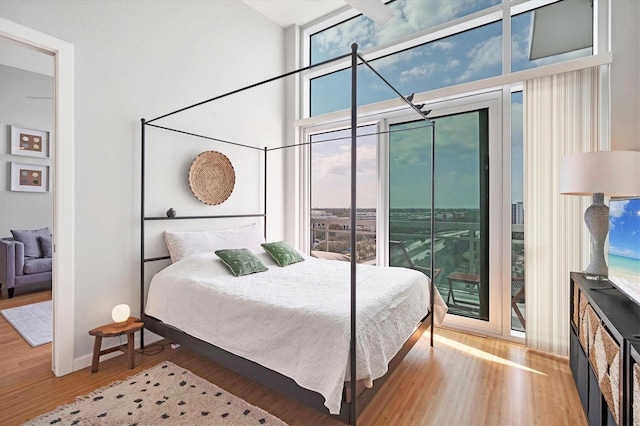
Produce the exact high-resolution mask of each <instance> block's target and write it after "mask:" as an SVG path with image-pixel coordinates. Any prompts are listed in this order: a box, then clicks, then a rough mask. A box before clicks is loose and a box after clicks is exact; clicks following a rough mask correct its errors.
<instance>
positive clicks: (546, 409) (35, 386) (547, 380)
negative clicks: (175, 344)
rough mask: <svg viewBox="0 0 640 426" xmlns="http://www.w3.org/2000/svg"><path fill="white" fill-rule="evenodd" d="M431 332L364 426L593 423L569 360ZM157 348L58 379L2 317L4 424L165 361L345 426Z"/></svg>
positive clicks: (250, 396)
mask: <svg viewBox="0 0 640 426" xmlns="http://www.w3.org/2000/svg"><path fill="white" fill-rule="evenodd" d="M50 298H51V292H50V291H45V292H37V293H31V294H24V295H16V297H15V298H14V299H8V300H7V299H5V300H0V309H6V308H9V307H13V306H19V305H22V304H28V303H35V302H40V301H43V300H48V299H50ZM428 335H429V333H428V332H427V333H425V335H424V337H423V338H422V339H420V341H419V342H418V344H417V345H416V346H415V347H414V348H413V349H412V350H411V352H409V354H408V355H407V357H406V358H405V360H404V361H403V362H402V364H401V365H400V366H399V367H398V369H397V370H396V371H395V372H394V374H393V375H392V377H390V379H389V380H388V381H387V383H386V384H385V385H384V389H382V390H381V391H380V392H379V393H378V394H377V395H376V397H375V398H374V399H373V401H372V402H371V403H370V404H369V406H368V407H367V408H366V409H365V411H364V412H363V413H362V414H361V415H360V417H359V418H358V423H359V424H362V425H428V424H433V425H501V424H504V425H517V424H522V425H534V424H537V425H571V424H575V425H585V424H586V420H585V417H584V415H583V412H582V408H581V406H580V402H579V400H578V395H577V392H576V389H575V387H574V385H573V381H572V378H571V372H570V370H569V366H568V363H567V361H566V360H562V359H557V358H554V357H548V356H544V355H541V354H538V353H533V352H530V351H526V350H525V349H524V347H523V346H521V345H517V344H513V343H507V342H503V341H499V340H494V339H489V338H483V337H478V336H473V335H468V334H463V333H459V332H455V331H451V330H445V329H437V333H436V337H435V344H434V347H433V348H431V347H430V346H429V339H428ZM105 343H108V341H105ZM165 343H166V342H165ZM160 348H162V350H161V351H160V352H158V353H157V354H155V355H145V354H142V353H137V354H136V368H135V369H133V370H129V369H128V368H127V361H126V359H125V357H124V356H118V357H115V358H113V359H110V360H107V361H103V362H102V363H100V369H99V371H98V372H97V373H95V374H91V372H90V368H85V369H83V370H81V371H77V372H75V373H73V374H69V375H66V376H64V377H59V378H56V377H55V376H54V375H53V373H52V372H51V352H50V351H51V344H48V345H43V346H40V347H37V348H31V347H30V346H29V344H27V343H26V342H25V341H24V340H23V339H22V338H21V337H20V335H18V333H17V332H16V331H15V330H14V329H13V327H11V326H10V325H9V324H8V323H7V322H6V321H5V320H4V318H3V317H2V316H0V425H3V426H4V425H18V424H21V423H23V422H25V421H27V420H29V419H31V418H34V417H36V416H38V415H40V414H43V413H45V412H47V411H50V410H52V409H54V408H56V407H58V406H60V405H64V404H67V403H70V402H72V401H73V400H74V399H75V398H76V397H77V396H81V395H85V394H87V393H90V392H91V391H93V390H96V389H97V388H100V387H103V386H106V385H108V384H109V383H111V382H113V381H116V380H121V379H124V378H126V377H128V376H130V375H132V374H135V373H137V372H139V371H141V370H143V369H146V368H149V367H152V366H153V365H155V364H157V363H159V362H161V361H164V360H168V361H171V362H173V363H175V364H178V365H180V366H182V367H184V368H187V369H188V370H190V371H192V372H193V373H195V374H197V375H199V376H200V377H203V378H205V379H207V380H209V381H210V382H212V383H215V384H217V385H218V386H220V387H222V388H224V389H226V390H227V391H229V392H231V393H233V394H235V395H237V396H239V397H241V398H243V399H245V400H246V401H248V402H249V403H251V404H254V405H257V406H259V407H261V408H263V409H265V410H267V411H269V412H270V413H272V414H273V415H275V416H277V417H279V418H280V419H282V420H284V421H285V422H287V423H289V424H291V425H337V424H340V423H338V422H336V421H335V420H333V419H332V418H329V417H328V416H325V415H322V414H320V413H317V412H315V411H314V410H311V409H309V408H306V407H304V406H303V405H301V404H298V403H296V402H293V401H291V400H289V399H287V398H284V397H282V396H280V395H278V394H277V393H276V392H274V391H271V390H269V389H267V388H265V387H263V386H260V385H258V384H255V383H254V382H252V381H250V380H247V379H245V378H244V377H241V376H239V375H238V374H236V373H233V372H231V371H229V370H227V369H225V368H223V367H220V366H218V365H216V364H215V363H213V362H211V361H208V360H207V359H205V358H204V357H202V356H200V355H198V354H196V353H193V352H191V351H189V350H187V349H185V348H179V349H176V350H174V349H171V348H170V347H169V346H168V345H165V346H164V347H161V346H156V347H155V349H157V350H159V349H160ZM152 349H153V348H151V347H150V348H149V350H152Z"/></svg>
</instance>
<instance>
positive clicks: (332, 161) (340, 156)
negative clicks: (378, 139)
mask: <svg viewBox="0 0 640 426" xmlns="http://www.w3.org/2000/svg"><path fill="white" fill-rule="evenodd" d="M327 143H331V142H327ZM356 156H357V172H358V175H359V176H364V175H374V176H375V175H376V172H377V149H376V145H375V144H366V145H364V144H363V145H361V146H359V147H358V149H357V151H356ZM312 161H313V162H312V167H313V169H312V176H313V179H335V178H340V179H343V178H344V177H348V176H349V174H350V172H351V148H350V146H349V144H348V143H341V144H340V146H338V147H337V150H336V151H334V150H331V152H317V151H316V152H314V154H313V160H312Z"/></svg>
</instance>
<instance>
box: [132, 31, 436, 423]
mask: <svg viewBox="0 0 640 426" xmlns="http://www.w3.org/2000/svg"><path fill="white" fill-rule="evenodd" d="M347 57H351V66H350V68H351V117H350V118H351V199H350V202H351V207H350V215H351V217H350V226H351V230H350V231H351V232H350V243H351V247H356V192H357V190H356V160H357V158H356V147H357V143H356V141H357V137H358V136H357V127H358V126H357V124H358V123H357V81H358V79H357V67H358V61H360V62H361V63H362V64H364V65H366V66H367V67H368V68H369V69H370V70H371V71H372V72H373V73H374V74H375V75H376V76H378V77H379V78H380V79H381V80H382V81H383V82H384V83H385V84H386V85H387V86H388V87H389V88H391V89H392V90H393V91H394V92H395V93H396V94H397V95H398V96H399V97H400V98H401V99H402V100H403V101H404V102H405V103H406V104H407V105H409V106H410V107H411V108H412V109H413V110H415V111H416V112H417V113H418V114H419V115H420V116H421V117H422V119H423V120H425V121H426V122H427V124H428V125H429V127H430V128H431V131H432V139H431V141H432V143H431V248H432V249H431V256H430V257H431V271H433V270H434V252H433V247H434V246H435V244H434V243H435V241H434V239H435V238H434V232H433V230H434V216H435V215H434V213H435V212H434V190H435V184H434V168H435V123H434V122H433V121H432V120H430V119H429V118H428V117H427V115H428V114H429V111H426V112H425V111H422V108H423V107H424V105H415V104H414V103H413V102H412V99H413V95H410V96H409V97H405V96H404V95H402V94H401V93H400V92H398V90H396V89H395V87H393V85H391V83H389V82H388V81H387V80H386V79H385V78H384V77H383V76H382V75H381V74H380V73H378V71H376V70H375V69H374V68H373V67H372V66H371V65H370V64H369V63H368V62H367V61H366V60H365V59H364V58H363V57H362V56H361V55H360V54H359V53H358V45H357V43H353V44H352V45H351V53H350V54H345V55H342V56H338V57H336V58H333V59H329V60H327V61H323V62H320V63H317V64H313V65H310V66H307V67H304V68H299V69H297V70H294V71H291V72H287V73H285V74H282V75H279V76H276V77H272V78H269V79H267V80H263V81H260V82H258V83H254V84H251V85H249V86H246V87H243V88H240V89H237V90H233V91H231V92H228V93H225V94H222V95H219V96H216V97H214V98H210V99H207V100H205V101H202V102H198V103H196V104H193V105H190V106H187V107H184V108H181V109H178V110H175V111H173V112H170V113H167V114H164V115H161V116H159V117H156V118H154V119H152V120H145V119H144V118H142V119H141V126H142V128H141V151H142V156H141V193H140V197H141V203H140V213H141V214H140V318H141V319H142V321H143V322H144V324H145V328H146V329H148V330H149V331H152V332H154V333H156V334H159V335H161V336H163V337H165V338H167V339H171V340H173V341H175V342H178V343H180V344H182V345H184V346H185V347H189V348H191V349H194V350H196V351H198V352H200V353H202V354H203V355H205V356H207V357H208V358H210V359H212V360H213V361H215V362H217V363H219V364H221V365H223V366H225V367H227V368H229V369H231V370H233V371H236V372H237V373H239V374H241V375H243V376H245V377H248V378H250V379H252V380H254V381H256V382H258V383H260V384H262V385H265V386H267V387H269V388H272V389H274V390H276V391H278V392H280V393H282V394H284V395H285V396H287V397H290V398H292V399H294V400H297V401H299V402H302V403H303V404H305V405H307V406H309V407H311V408H314V409H316V410H318V411H320V412H323V413H326V414H329V411H328V409H327V408H326V407H325V406H324V398H323V397H322V395H320V394H319V393H317V392H314V391H310V390H308V389H305V388H302V387H300V386H299V385H298V384H297V383H296V382H295V381H294V380H293V379H291V378H289V377H287V376H284V375H282V374H280V373H278V372H276V371H273V370H270V369H268V368H266V367H263V366H262V365H260V364H257V363H255V362H253V361H250V360H248V359H246V358H243V357H240V356H237V355H234V354H233V353H230V352H228V351H226V350H224V349H221V348H219V347H217V346H214V345H212V344H210V343H207V342H205V341H203V340H200V339H198V338H195V337H193V336H191V335H189V334H187V333H185V332H183V331H181V330H179V329H177V328H175V327H172V326H170V325H168V324H165V323H163V322H162V321H160V320H158V319H156V318H153V317H151V316H148V315H146V314H145V313H144V305H145V300H146V298H145V266H144V265H145V263H147V262H154V261H159V260H165V259H169V256H160V257H153V258H146V257H145V223H146V221H148V220H176V219H182V220H185V219H189V220H191V219H225V218H243V217H244V218H248V217H262V218H263V220H264V233H265V238H266V232H267V226H266V225H267V153H268V152H269V151H272V150H278V149H284V148H291V147H295V146H301V145H308V144H311V142H304V143H299V144H292V145H287V146H280V147H275V148H271V149H268V148H267V147H264V148H257V147H254V146H249V145H244V144H240V143H236V142H232V141H226V140H222V139H218V138H213V137H209V136H204V135H199V134H195V133H190V132H186V131H182V130H177V129H172V128H168V127H164V126H159V125H157V124H151V123H152V122H154V121H157V120H160V119H162V118H165V117H168V116H171V115H174V114H177V113H180V112H183V111H186V110H188V109H191V108H195V107H197V106H200V105H203V104H206V103H209V102H212V101H215V100H218V99H221V98H224V97H227V96H230V95H233V94H236V93H240V92H243V91H245V90H248V89H252V88H255V87H258V86H260V85H263V84H266V83H270V82H273V81H276V80H279V79H281V78H284V77H288V76H291V75H294V74H298V73H300V72H303V71H307V70H310V69H312V68H315V67H318V66H321V65H325V64H328V63H331V62H335V61H338V60H341V59H345V58H347ZM147 126H150V127H154V128H158V129H161V130H167V131H172V132H177V133H181V134H185V135H189V136H194V137H198V138H204V139H209V140H212V141H216V142H220V143H224V144H230V145H235V146H240V147H243V148H247V149H254V150H259V151H263V152H264V182H263V185H264V186H263V190H264V212H263V213H254V214H238V215H213V216H177V217H164V216H150V217H147V216H145V152H146V146H145V141H146V133H145V129H146V127H147ZM350 264H351V268H350V276H351V301H350V320H351V341H350V350H349V357H350V359H349V361H350V364H349V365H351V369H350V372H351V377H350V383H351V384H354V383H357V380H356V371H357V368H356V337H355V336H356V331H357V329H356V256H354V255H352V256H350ZM432 275H433V273H432ZM431 278H432V277H430V307H429V312H428V314H427V316H425V317H424V318H423V320H422V321H421V323H420V325H419V326H418V328H416V330H415V331H414V332H413V334H412V335H411V336H410V337H409V339H408V340H407V341H406V342H405V344H404V345H403V346H402V348H401V349H400V351H399V352H398V353H397V354H396V356H394V358H393V359H392V360H391V361H390V363H389V371H388V372H387V373H386V374H385V375H384V376H383V377H380V378H378V379H376V381H375V386H373V387H372V388H366V389H364V390H363V391H362V392H360V393H358V390H357V386H353V385H352V386H348V387H347V386H345V388H344V391H343V401H342V404H341V407H340V414H338V415H335V416H336V417H337V418H338V419H339V420H341V421H342V422H344V423H348V424H352V425H355V424H356V422H357V416H358V414H359V413H360V412H361V411H362V410H363V409H364V408H365V407H366V405H367V403H368V402H369V401H370V400H371V399H372V398H373V396H374V395H375V394H376V393H377V391H378V390H379V389H380V388H381V387H382V384H383V383H384V382H385V381H386V380H387V379H388V378H389V376H390V375H391V373H392V372H393V371H394V370H395V368H396V367H397V366H398V365H399V364H400V362H401V361H402V359H404V357H405V355H406V354H407V353H408V352H409V350H411V348H412V347H413V346H414V345H415V343H416V342H417V341H418V339H419V338H420V337H421V336H422V334H423V333H424V331H426V329H427V328H429V327H430V328H431V340H430V344H431V346H433V322H434V315H433V309H434V282H433V279H431ZM140 344H141V347H142V348H144V329H143V331H142V332H141V338H140ZM347 393H348V395H347ZM347 401H349V402H347ZM360 403H361V404H360Z"/></svg>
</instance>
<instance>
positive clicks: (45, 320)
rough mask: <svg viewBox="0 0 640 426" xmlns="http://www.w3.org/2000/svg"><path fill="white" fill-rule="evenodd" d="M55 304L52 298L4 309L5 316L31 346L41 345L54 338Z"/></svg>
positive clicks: (3, 314) (2, 312)
mask: <svg viewBox="0 0 640 426" xmlns="http://www.w3.org/2000/svg"><path fill="white" fill-rule="evenodd" d="M52 308H53V304H52V302H51V300H47V301H46V302H39V303H32V304H30V305H24V306H18V307H17V308H9V309H3V310H2V311H0V313H1V314H2V316H3V317H5V319H6V320H7V321H8V322H9V324H11V325H12V326H13V328H15V329H16V331H17V332H18V333H20V335H21V336H22V337H23V338H24V340H26V341H27V342H28V343H29V344H30V345H31V346H40V345H44V344H45V343H49V342H51V340H52V339H53V313H52V312H53V310H52Z"/></svg>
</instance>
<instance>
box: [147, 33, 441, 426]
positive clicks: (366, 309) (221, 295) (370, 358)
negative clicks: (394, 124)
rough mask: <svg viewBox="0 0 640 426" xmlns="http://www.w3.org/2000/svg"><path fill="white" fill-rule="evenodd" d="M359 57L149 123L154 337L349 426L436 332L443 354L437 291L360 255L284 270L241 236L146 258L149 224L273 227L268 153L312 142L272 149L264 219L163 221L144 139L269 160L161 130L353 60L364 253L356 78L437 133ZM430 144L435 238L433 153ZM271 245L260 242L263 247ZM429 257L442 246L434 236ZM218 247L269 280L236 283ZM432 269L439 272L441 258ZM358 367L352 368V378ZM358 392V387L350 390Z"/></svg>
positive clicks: (417, 275) (307, 261) (255, 277)
mask: <svg viewBox="0 0 640 426" xmlns="http://www.w3.org/2000/svg"><path fill="white" fill-rule="evenodd" d="M357 49H358V46H357V44H353V45H352V46H351V54H350V55H343V56H342V57H339V58H334V59H332V60H328V61H325V62H323V63H318V64H314V65H312V66H309V67H306V68H301V69H298V70H295V71H292V72H289V73H285V74H283V75H281V76H278V77H274V78H271V79H268V80H265V81H262V82H259V83H256V84H252V85H250V86H247V87H245V88H243V89H239V90H234V91H231V92H229V93H226V94H224V95H220V96H217V97H214V98H211V99H209V100H206V101H203V102H199V103H196V104H193V105H191V106H188V107H185V108H181V109H178V110H176V111H173V112H170V113H168V114H164V115H161V116H159V117H156V118H154V119H152V120H145V119H142V120H141V124H142V127H141V148H142V153H141V162H142V169H141V174H142V176H141V219H140V225H141V226H140V229H141V235H140V243H141V250H140V262H141V270H140V312H141V315H140V317H141V319H142V320H143V321H144V323H145V328H146V329H147V330H150V331H152V332H154V333H156V334H159V335H161V336H163V337H165V338H167V339H170V340H172V341H175V342H178V343H180V344H182V345H185V346H187V347H189V348H191V349H194V350H196V351H198V352H201V353H203V354H204V355H206V356H207V357H209V358H211V359H212V360H214V361H215V362H217V363H219V364H221V365H223V366H225V367H227V368H229V369H231V370H234V371H236V372H238V373H240V374H242V375H244V376H246V377H248V378H250V379H252V380H254V381H256V382H258V383H261V384H263V385H265V386H268V387H270V388H272V389H275V390H277V391H278V392H280V393H282V394H284V395H285V396H288V397H290V398H292V399H295V400H297V401H300V402H302V403H304V404H306V405H308V406H310V407H312V408H315V409H317V410H319V411H321V412H325V413H327V414H330V415H333V416H336V417H337V418H338V419H339V420H341V421H343V422H345V423H349V424H356V421H357V416H358V414H359V413H360V412H361V411H362V409H364V407H366V405H367V403H368V402H369V401H370V400H371V398H372V397H373V395H375V393H376V392H377V391H378V390H379V389H381V387H382V384H383V383H384V382H385V381H386V380H387V379H388V378H389V375H390V372H392V371H393V370H394V369H395V368H396V367H397V366H398V364H399V363H400V362H401V361H402V359H403V358H404V356H405V355H406V354H407V353H408V352H409V350H410V349H411V348H412V347H413V345H414V344H415V343H416V342H417V340H418V339H419V338H420V337H421V336H422V333H423V332H424V331H425V330H426V329H428V328H429V327H431V345H433V325H434V324H440V322H441V321H442V318H443V316H444V314H445V313H446V309H447V307H446V304H445V303H444V301H443V300H442V297H441V296H440V294H439V293H438V291H437V290H436V289H435V287H434V285H433V283H432V282H431V281H430V280H429V278H428V277H427V276H426V275H424V274H423V273H422V272H419V271H416V270H411V269H405V268H391V267H379V266H365V265H357V264H356V260H355V259H354V258H353V257H351V258H350V259H349V260H350V261H349V262H341V261H336V260H326V259H317V258H313V257H310V256H306V255H304V256H303V257H304V260H303V261H301V262H298V263H295V264H291V265H287V266H285V267H282V266H278V265H275V263H273V261H272V259H270V257H269V256H268V255H267V254H266V253H264V252H263V251H261V248H260V244H256V243H257V242H258V239H257V238H255V239H254V238H253V237H251V238H249V240H243V238H242V237H241V238H235V239H234V238H223V240H224V243H223V244H222V243H220V240H219V239H217V236H215V237H214V238H213V240H215V241H216V244H219V243H220V244H222V245H218V246H217V247H215V248H212V247H210V246H209V247H207V244H208V243H207V242H206V241H205V240H207V238H204V240H203V241H204V242H203V241H199V242H198V244H195V246H197V250H189V249H188V247H187V249H186V250H176V249H175V247H172V245H171V244H170V243H169V240H167V239H166V237H167V233H166V232H165V240H166V241H167V242H168V244H167V248H168V249H169V256H160V257H150V258H148V257H146V255H145V231H146V223H147V221H162V220H179V219H187V220H197V219H229V218H258V217H261V218H263V219H264V228H263V229H266V228H267V226H266V225H267V215H266V211H267V198H268V197H267V195H268V194H267V192H268V191H267V187H268V186H267V164H268V161H267V158H268V153H269V152H270V151H273V150H279V149H284V148H289V147H295V146H300V145H304V144H305V143H302V144H293V145H288V146H282V147H276V148H271V149H269V148H267V147H265V148H264V150H263V152H264V179H263V190H264V212H263V213H249V214H235V215H207V216H180V217H173V216H171V217H161V216H160V217H158V216H147V215H146V214H145V180H146V177H145V161H146V160H145V158H146V136H145V135H146V133H145V130H146V129H147V128H148V127H153V128H156V129H160V130H163V131H172V132H178V133H181V134H185V135H189V136H193V137H197V138H203V139H208V140H212V141H215V142H216V143H223V144H229V143H230V144H233V145H236V146H241V147H244V148H246V149H249V150H256V149H258V150H260V151H262V149H260V148H257V147H254V146H250V145H243V144H240V143H236V142H229V141H225V140H221V139H218V138H214V137H210V136H206V135H201V134H195V133H191V132H186V131H184V130H178V129H172V128H168V127H165V126H160V125H158V124H152V123H153V122H155V121H157V120H161V119H163V118H166V117H169V116H172V115H174V114H178V113H181V112H183V111H186V110H188V109H191V108H195V107H198V106H200V105H202V104H205V103H208V102H212V101H215V100H217V99H220V98H223V97H226V96H229V95H233V94H235V93H238V92H241V91H243V90H247V89H251V88H254V87H257V86H260V85H262V84H265V83H269V82H272V81H276V80H278V79H280V78H282V77H287V76H290V75H294V74H297V73H299V72H302V71H305V70H308V69H311V68H313V67H317V66H322V65H325V64H327V63H329V62H332V61H336V60H340V59H344V58H345V57H349V56H350V57H351V76H352V93H351V210H350V230H351V232H350V245H351V247H356V242H357V240H356V234H357V226H356V225H357V224H356V216H357V215H356V209H355V206H356V189H355V188H357V185H356V156H355V152H356V138H357V134H356V128H357V105H356V99H357V95H356V92H357V91H356V87H357V72H356V70H357V66H358V64H359V63H360V64H364V65H366V66H367V67H368V68H369V69H370V70H371V71H373V73H374V74H375V75H377V76H378V77H379V78H380V79H381V80H382V81H383V82H384V83H385V84H387V86H389V87H390V88H391V89H392V90H394V91H395V92H396V93H397V94H398V96H399V97H400V99H401V101H402V103H403V104H405V105H408V106H409V107H410V108H411V109H413V110H414V111H415V112H416V113H417V114H418V115H419V116H420V117H421V118H422V119H423V120H424V122H425V123H426V125H427V126H428V127H431V128H432V135H431V140H432V141H435V129H434V123H433V122H432V121H431V120H430V119H429V118H428V117H427V114H428V112H423V111H422V110H421V108H422V107H423V105H414V104H413V103H412V98H413V95H411V96H409V97H404V96H403V95H401V94H400V93H399V92H398V91H397V90H396V89H395V88H393V86H392V85H391V84H390V83H388V82H387V81H386V80H385V79H384V78H383V77H382V76H381V75H380V74H379V73H378V72H377V71H376V70H375V69H374V68H373V67H371V65H370V64H369V63H368V62H367V61H366V60H365V59H364V58H363V57H362V56H361V55H359V54H358V52H357ZM306 143H310V142H306ZM431 146H432V156H431V161H432V163H431V172H432V179H431V205H432V209H431V210H432V214H431V218H432V219H431V228H432V229H433V226H434V224H433V220H434V217H435V212H434V210H433V205H434V200H433V193H434V187H433V182H434V179H433V170H434V163H433V161H434V158H435V155H433V154H434V153H433V147H434V146H435V143H432V144H431ZM229 231H230V232H231V233H234V232H237V230H236V231H233V230H229ZM236 237H237V235H236ZM264 237H265V235H264V234H262V236H261V239H262V241H264ZM201 243H202V244H201ZM230 245H232V246H234V247H230ZM431 247H434V236H433V232H432V235H431ZM203 248H205V249H204V250H203ZM219 248H230V249H234V248H235V249H239V248H243V249H247V250H248V251H250V252H251V253H253V254H254V255H255V256H257V257H258V258H259V259H260V260H261V261H262V263H263V264H265V265H266V266H267V268H268V270H267V271H261V272H259V273H255V274H250V275H247V276H242V277H234V276H232V275H230V274H229V272H228V271H225V267H224V266H223V265H221V262H220V260H219V259H217V258H216V255H215V254H213V251H214V249H219ZM168 258H171V260H172V264H171V265H170V266H168V267H167V268H164V269H163V270H162V271H160V272H159V273H157V274H156V275H155V276H154V277H153V278H152V280H151V284H150V285H149V290H148V291H147V289H146V276H145V267H144V265H145V264H146V263H147V262H155V261H158V260H164V259H168ZM430 270H433V256H431V268H430ZM141 345H142V346H143V347H144V334H142V335H141ZM354 365H355V366H356V367H355V368H354V369H351V368H349V366H354ZM374 381H375V382H374ZM352 383H355V385H354V386H352V385H351V384H352ZM372 385H373V386H372Z"/></svg>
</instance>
